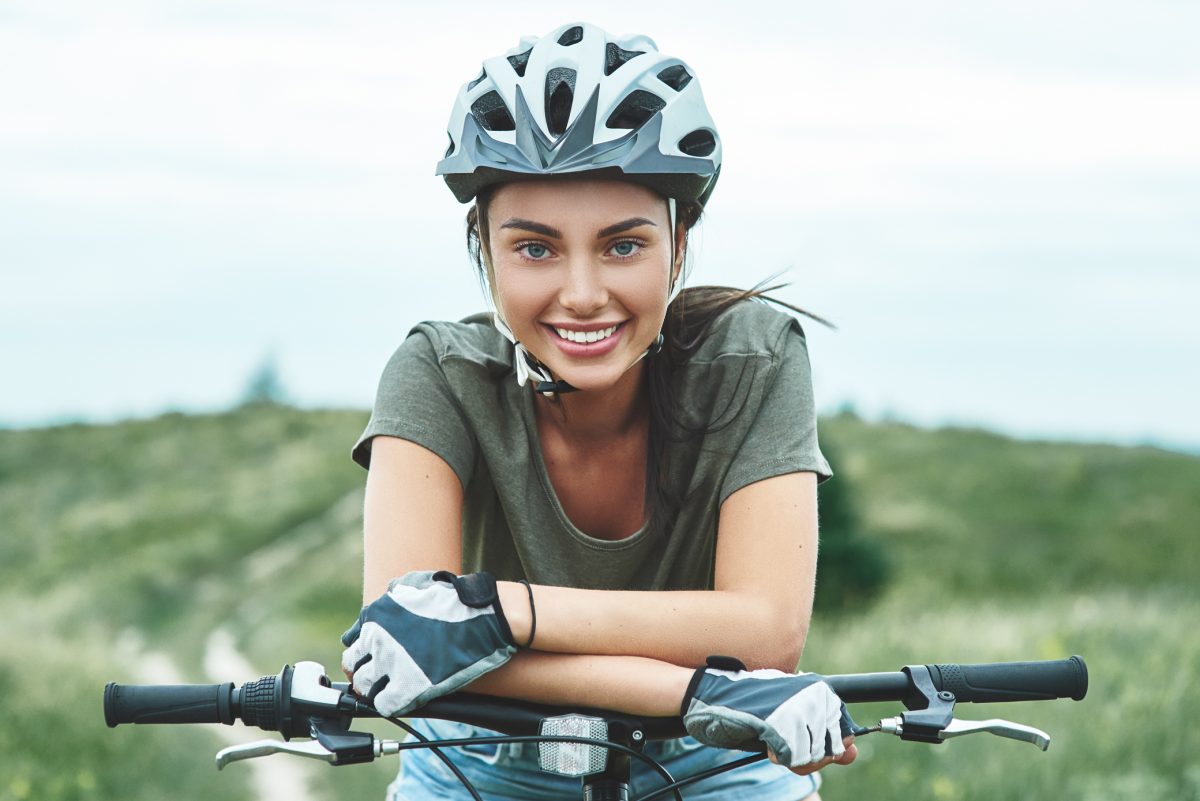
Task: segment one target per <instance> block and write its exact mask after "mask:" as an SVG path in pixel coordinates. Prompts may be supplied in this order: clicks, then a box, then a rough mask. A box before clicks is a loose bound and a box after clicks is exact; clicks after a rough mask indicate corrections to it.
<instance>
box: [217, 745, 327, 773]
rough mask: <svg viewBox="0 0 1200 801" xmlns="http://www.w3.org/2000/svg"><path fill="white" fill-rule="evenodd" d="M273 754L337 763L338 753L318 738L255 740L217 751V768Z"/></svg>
mask: <svg viewBox="0 0 1200 801" xmlns="http://www.w3.org/2000/svg"><path fill="white" fill-rule="evenodd" d="M271 754H292V755H293V756H299V757H307V758H308V759H319V760H321V761H322V762H328V763H330V764H335V763H336V762H337V754H335V753H333V752H332V751H330V750H328V749H327V748H325V747H324V746H323V745H321V744H320V743H318V742H317V741H316V740H309V741H308V742H305V743H293V742H286V743H285V742H282V741H280V740H255V741H254V742H252V743H242V744H240V745H231V746H229V747H228V748H222V749H221V750H220V751H218V752H217V770H221V769H223V768H224V767H225V766H226V765H228V764H229V763H231V762H240V761H242V760H243V759H254V758H256V757H263V756H270V755H271Z"/></svg>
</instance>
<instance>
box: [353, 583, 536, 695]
mask: <svg viewBox="0 0 1200 801" xmlns="http://www.w3.org/2000/svg"><path fill="white" fill-rule="evenodd" d="M342 644H343V645H345V646H346V650H345V652H344V653H343V654H342V670H344V671H345V672H346V674H347V676H348V677H350V681H351V684H352V686H353V687H354V691H355V692H356V693H358V694H359V695H361V696H363V697H364V698H366V699H367V700H368V701H371V702H373V703H374V704H375V709H376V710H378V712H379V713H380V714H381V715H385V716H387V717H392V716H395V715H402V714H404V713H406V712H410V711H412V710H413V709H416V708H417V707H419V706H421V705H422V704H424V703H426V702H428V701H430V700H432V699H434V698H437V697H439V696H442V695H446V694H448V693H452V692H454V691H455V690H457V689H459V688H460V687H462V686H464V685H466V684H469V683H470V682H472V681H474V680H475V679H477V678H479V677H480V676H482V675H483V674H484V673H487V672H488V671H491V670H495V669H496V668H498V667H500V666H501V665H503V664H504V663H505V662H507V661H508V660H509V658H510V657H511V656H512V654H513V652H515V651H516V650H517V647H516V645H515V644H514V643H513V637H512V632H511V631H510V630H509V627H508V622H507V620H505V617H504V610H503V608H502V607H501V606H500V601H499V598H498V597H497V594H496V580H495V579H494V578H493V577H492V576H491V574H489V573H472V574H470V575H466V576H456V575H454V574H453V573H450V572H448V571H441V572H438V573H434V572H433V571H420V572H413V573H408V574H406V575H404V576H403V577H401V578H398V579H395V580H394V581H392V583H391V584H390V585H389V586H388V591H387V592H386V593H384V594H383V595H381V596H380V597H379V598H378V599H377V600H375V601H374V602H372V603H371V604H370V605H369V606H366V607H364V608H363V610H362V612H361V613H360V614H359V616H358V620H357V621H355V623H354V625H353V626H351V627H350V629H349V631H347V632H346V633H345V634H343V635H342Z"/></svg>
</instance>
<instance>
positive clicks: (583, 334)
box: [543, 321, 627, 357]
mask: <svg viewBox="0 0 1200 801" xmlns="http://www.w3.org/2000/svg"><path fill="white" fill-rule="evenodd" d="M625 322H627V321H622V322H619V323H611V324H609V325H604V324H603V323H600V324H589V325H586V326H571V327H570V328H567V327H565V326H559V325H552V324H549V323H543V326H544V327H545V328H546V330H547V331H548V332H549V334H550V338H551V340H552V341H553V342H554V344H556V345H557V346H558V348H559V350H561V351H562V352H563V353H564V354H566V355H567V356H571V357H590V356H604V355H605V354H607V353H609V352H610V351H611V350H612V349H613V348H615V347H616V346H617V344H618V343H619V342H620V341H621V333H622V331H624V329H625Z"/></svg>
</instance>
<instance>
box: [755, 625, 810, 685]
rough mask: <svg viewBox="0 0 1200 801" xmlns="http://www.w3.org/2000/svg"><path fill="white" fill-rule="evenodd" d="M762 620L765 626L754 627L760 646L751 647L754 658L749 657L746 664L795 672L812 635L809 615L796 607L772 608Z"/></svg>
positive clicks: (756, 641) (758, 667)
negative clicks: (806, 643) (798, 610)
mask: <svg viewBox="0 0 1200 801" xmlns="http://www.w3.org/2000/svg"><path fill="white" fill-rule="evenodd" d="M759 620H761V621H763V625H762V626H756V627H753V633H752V636H753V637H754V642H755V643H756V644H757V647H755V648H752V649H748V650H749V651H750V652H751V653H752V655H753V659H752V660H746V667H747V668H749V669H751V670H758V669H760V668H772V669H774V670H781V671H783V672H784V673H794V672H795V671H796V667H797V665H799V663H800V655H801V654H802V653H803V652H804V641H805V640H806V639H807V638H808V618H807V617H806V616H802V615H800V614H799V613H798V612H796V611H795V610H792V609H770V610H766V613H765V614H762V615H761V616H759Z"/></svg>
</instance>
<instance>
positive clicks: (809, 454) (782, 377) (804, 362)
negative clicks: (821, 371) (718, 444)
mask: <svg viewBox="0 0 1200 801" xmlns="http://www.w3.org/2000/svg"><path fill="white" fill-rule="evenodd" d="M775 352H776V358H775V364H774V365H773V368H774V369H772V370H771V372H770V374H769V375H768V377H767V379H766V380H767V381H768V382H769V385H768V386H767V388H766V389H765V391H764V393H763V396H762V402H761V403H760V404H759V407H758V412H757V415H756V416H755V418H754V421H753V422H752V423H751V424H750V427H749V430H748V431H747V433H746V437H745V439H744V440H743V441H742V444H741V447H740V448H738V451H737V454H736V455H735V457H734V459H733V461H732V463H731V466H730V469H729V471H728V472H727V473H726V474H725V480H724V481H723V482H722V483H721V492H720V498H719V501H718V503H719V504H720V503H724V502H725V499H726V498H728V497H729V496H730V495H732V494H733V493H734V492H736V491H737V490H739V489H741V488H742V487H745V486H747V485H749V484H753V483H754V482H756V481H762V480H763V479H767V478H773V477H775V476H781V475H785V474H787V473H800V472H812V473H816V474H817V481H818V482H821V481H825V480H826V479H828V478H829V477H830V476H832V475H833V471H832V470H831V469H830V467H829V462H827V461H826V460H825V456H824V454H822V453H821V447H820V445H819V443H818V442H817V410H816V403H815V402H814V400H813V388H812V371H811V368H810V366H809V361H808V347H807V345H806V344H805V340H804V333H803V331H802V330H801V328H800V324H799V323H797V322H793V323H792V324H791V325H789V326H788V327H787V329H786V330H785V332H784V334H783V335H782V337H781V340H780V345H779V347H778V348H777V349H776V351H775Z"/></svg>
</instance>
